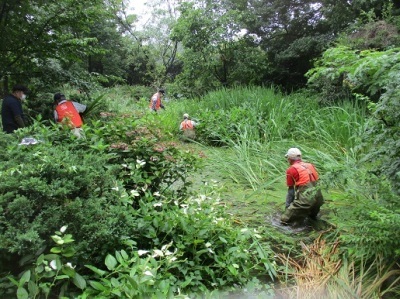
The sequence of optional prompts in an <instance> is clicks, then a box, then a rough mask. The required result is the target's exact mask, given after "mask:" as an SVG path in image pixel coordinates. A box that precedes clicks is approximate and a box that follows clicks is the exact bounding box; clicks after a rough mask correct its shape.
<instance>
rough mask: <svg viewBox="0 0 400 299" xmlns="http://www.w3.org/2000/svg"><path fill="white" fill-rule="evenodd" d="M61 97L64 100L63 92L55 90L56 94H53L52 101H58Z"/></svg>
mask: <svg viewBox="0 0 400 299" xmlns="http://www.w3.org/2000/svg"><path fill="white" fill-rule="evenodd" d="M61 99H64V100H65V95H63V94H62V93H60V92H57V93H56V94H54V101H59V100H61Z"/></svg>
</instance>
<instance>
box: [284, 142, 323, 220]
mask: <svg viewBox="0 0 400 299" xmlns="http://www.w3.org/2000/svg"><path fill="white" fill-rule="evenodd" d="M285 157H286V158H287V160H288V162H289V164H290V166H289V168H288V169H287V170H286V184H287V186H288V193H287V196H286V209H285V212H284V213H283V214H282V216H281V222H282V223H283V224H289V223H294V222H301V221H303V220H304V219H305V218H307V217H310V218H311V219H314V220H316V219H317V215H318V213H319V210H320V207H321V206H322V204H323V203H324V198H323V196H322V192H321V190H320V189H319V188H318V187H316V186H317V182H318V179H319V175H318V172H317V170H316V169H315V167H314V165H313V164H311V163H306V162H303V161H302V160H301V152H300V150H299V149H298V148H290V149H289V150H288V151H287V153H286V155H285Z"/></svg>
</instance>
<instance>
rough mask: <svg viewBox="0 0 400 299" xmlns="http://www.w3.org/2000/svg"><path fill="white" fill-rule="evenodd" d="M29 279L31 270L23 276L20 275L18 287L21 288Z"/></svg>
mask: <svg viewBox="0 0 400 299" xmlns="http://www.w3.org/2000/svg"><path fill="white" fill-rule="evenodd" d="M30 279H31V270H28V271H25V272H24V274H22V276H21V279H20V280H19V285H20V286H23V285H24V284H25V283H26V282H28V281H29V280H30Z"/></svg>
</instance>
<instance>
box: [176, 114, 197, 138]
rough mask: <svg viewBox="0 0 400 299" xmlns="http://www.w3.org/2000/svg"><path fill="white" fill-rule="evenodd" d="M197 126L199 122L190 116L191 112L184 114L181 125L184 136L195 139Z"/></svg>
mask: <svg viewBox="0 0 400 299" xmlns="http://www.w3.org/2000/svg"><path fill="white" fill-rule="evenodd" d="M196 126H197V123H196V122H194V121H193V120H191V119H190V118H189V114H187V113H185V114H183V121H182V122H181V124H180V125H179V130H180V131H182V132H183V136H184V137H186V138H189V139H195V138H196V133H195V131H194V128H195V127H196Z"/></svg>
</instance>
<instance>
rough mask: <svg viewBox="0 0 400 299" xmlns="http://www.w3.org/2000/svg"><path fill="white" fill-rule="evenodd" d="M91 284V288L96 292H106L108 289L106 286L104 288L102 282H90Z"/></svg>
mask: <svg viewBox="0 0 400 299" xmlns="http://www.w3.org/2000/svg"><path fill="white" fill-rule="evenodd" d="M89 284H90V286H91V287H92V288H93V289H95V290H98V291H105V290H107V288H106V287H105V286H103V285H102V284H101V283H100V282H97V281H93V280H90V281H89Z"/></svg>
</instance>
